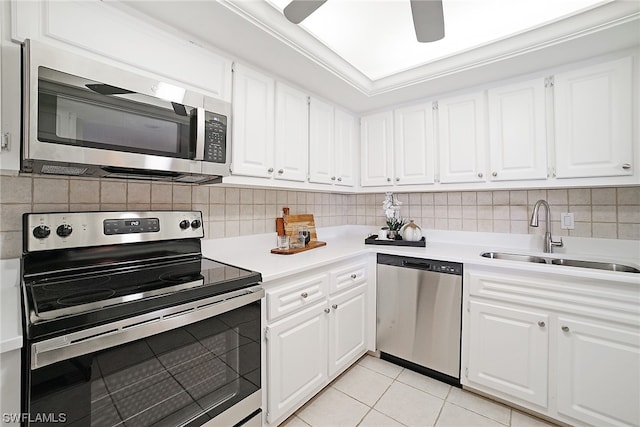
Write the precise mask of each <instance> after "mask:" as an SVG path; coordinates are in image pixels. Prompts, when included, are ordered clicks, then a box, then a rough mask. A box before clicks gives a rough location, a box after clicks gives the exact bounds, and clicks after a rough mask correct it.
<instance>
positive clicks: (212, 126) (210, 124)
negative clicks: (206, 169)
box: [204, 111, 227, 163]
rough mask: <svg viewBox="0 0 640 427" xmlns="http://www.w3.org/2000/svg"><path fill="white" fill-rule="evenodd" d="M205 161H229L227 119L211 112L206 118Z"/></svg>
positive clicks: (206, 114)
mask: <svg viewBox="0 0 640 427" xmlns="http://www.w3.org/2000/svg"><path fill="white" fill-rule="evenodd" d="M204 161H206V162H213V163H226V161H227V118H226V117H225V116H221V115H219V114H215V113H211V112H209V111H207V112H206V113H205V118H204Z"/></svg>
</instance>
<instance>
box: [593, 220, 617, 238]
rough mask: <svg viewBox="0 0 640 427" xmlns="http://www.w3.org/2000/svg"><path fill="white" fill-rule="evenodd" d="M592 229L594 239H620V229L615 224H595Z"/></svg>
mask: <svg viewBox="0 0 640 427" xmlns="http://www.w3.org/2000/svg"><path fill="white" fill-rule="evenodd" d="M591 227H592V228H591V232H592V236H593V237H600V238H605V239H617V238H618V227H617V224H615V223H609V222H594V223H593V224H592V225H591Z"/></svg>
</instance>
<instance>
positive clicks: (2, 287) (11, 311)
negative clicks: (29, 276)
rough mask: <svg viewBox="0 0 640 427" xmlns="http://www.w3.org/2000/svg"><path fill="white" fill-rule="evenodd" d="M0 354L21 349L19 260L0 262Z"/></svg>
mask: <svg viewBox="0 0 640 427" xmlns="http://www.w3.org/2000/svg"><path fill="white" fill-rule="evenodd" d="M0 274H1V275H2V276H1V277H0V353H5V352H8V351H12V350H16V349H19V348H21V347H22V309H21V304H20V259H17V258H16V259H5V260H0Z"/></svg>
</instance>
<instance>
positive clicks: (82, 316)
mask: <svg viewBox="0 0 640 427" xmlns="http://www.w3.org/2000/svg"><path fill="white" fill-rule="evenodd" d="M260 280H261V276H260V274H259V273H255V272H252V271H248V270H244V269H241V268H238V267H234V266H231V265H227V264H223V263H220V262H217V261H213V260H211V259H208V258H203V257H200V256H190V257H187V258H184V259H178V260H171V261H167V260H163V261H148V262H145V263H134V264H132V265H120V266H117V267H114V268H97V269H93V270H91V269H90V270H87V269H82V270H79V271H74V270H69V271H66V272H59V273H56V274H46V275H37V277H35V278H25V283H24V284H25V291H26V293H27V298H28V300H29V305H30V311H31V313H30V321H31V329H32V330H34V331H39V332H37V333H36V335H40V334H41V333H49V332H51V333H55V332H57V331H60V330H69V328H79V327H87V326H94V325H96V324H100V323H104V322H106V321H113V320H115V319H118V318H121V317H126V316H128V315H131V314H139V313H143V312H147V311H151V310H155V309H159V308H163V307H166V306H172V305H176V304H180V303H184V302H188V301H192V300H196V299H201V298H206V297H209V296H215V295H219V294H222V293H225V292H232V291H235V290H238V289H242V288H245V287H248V286H251V285H253V284H255V283H257V282H259V281H260ZM30 335H32V334H30Z"/></svg>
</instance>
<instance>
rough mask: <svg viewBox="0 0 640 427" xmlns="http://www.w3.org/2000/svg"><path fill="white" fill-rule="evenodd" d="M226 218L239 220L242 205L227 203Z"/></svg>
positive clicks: (227, 219)
mask: <svg viewBox="0 0 640 427" xmlns="http://www.w3.org/2000/svg"><path fill="white" fill-rule="evenodd" d="M224 219H225V220H226V221H237V220H239V219H240V205H225V207H224Z"/></svg>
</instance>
